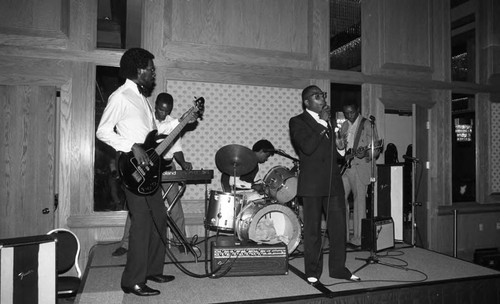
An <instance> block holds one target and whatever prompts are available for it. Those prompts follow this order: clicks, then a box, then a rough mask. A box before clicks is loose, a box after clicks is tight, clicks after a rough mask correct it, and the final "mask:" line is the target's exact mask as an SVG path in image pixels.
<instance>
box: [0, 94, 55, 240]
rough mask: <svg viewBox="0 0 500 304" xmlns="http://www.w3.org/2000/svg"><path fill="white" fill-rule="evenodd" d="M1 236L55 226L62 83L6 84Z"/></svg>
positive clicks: (0, 120) (0, 101)
mask: <svg viewBox="0 0 500 304" xmlns="http://www.w3.org/2000/svg"><path fill="white" fill-rule="evenodd" d="M0 106H1V112H0V124H1V127H0V130H1V131H0V133H1V136H2V140H1V141H0V163H1V167H0V168H1V169H0V174H1V176H2V177H1V178H0V183H1V184H0V238H11V237H21V236H28V235H40V234H45V233H46V232H48V231H49V230H50V229H52V228H53V226H54V176H55V175H54V174H55V172H56V170H55V164H56V160H55V155H56V153H55V151H56V140H55V122H56V119H55V113H56V88H55V87H38V86H0Z"/></svg>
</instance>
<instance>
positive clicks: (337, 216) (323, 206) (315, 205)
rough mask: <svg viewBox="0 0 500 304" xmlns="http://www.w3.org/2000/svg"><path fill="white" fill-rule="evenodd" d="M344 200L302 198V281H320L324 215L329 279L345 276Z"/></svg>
mask: <svg viewBox="0 0 500 304" xmlns="http://www.w3.org/2000/svg"><path fill="white" fill-rule="evenodd" d="M344 200H345V198H344V197H339V196H330V197H328V196H322V197H316V196H304V197H302V202H303V213H304V263H305V274H306V277H315V278H318V279H319V278H320V277H321V273H322V271H323V253H322V248H323V244H322V236H321V220H322V216H323V214H324V215H325V219H326V225H327V231H328V240H329V249H330V251H329V257H328V270H329V272H330V276H331V277H343V276H346V274H345V271H346V268H345V261H346V238H345V236H346V233H345V229H346V218H345V202H344Z"/></svg>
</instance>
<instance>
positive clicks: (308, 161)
mask: <svg viewBox="0 0 500 304" xmlns="http://www.w3.org/2000/svg"><path fill="white" fill-rule="evenodd" d="M289 127H290V137H291V140H292V144H293V146H294V148H295V150H296V152H297V154H298V155H299V159H300V165H299V179H298V189H297V195H298V196H328V195H330V196H341V197H344V186H343V184H342V179H341V176H340V170H339V167H338V165H337V157H338V156H339V154H338V152H337V149H336V146H335V135H334V134H330V136H329V137H327V136H326V135H325V134H324V132H323V131H325V130H327V128H326V127H324V126H323V125H321V124H319V123H317V122H316V120H314V118H313V117H312V116H311V115H310V114H309V113H308V112H307V111H304V112H303V113H302V114H300V115H297V116H295V117H292V118H291V119H290V122H289Z"/></svg>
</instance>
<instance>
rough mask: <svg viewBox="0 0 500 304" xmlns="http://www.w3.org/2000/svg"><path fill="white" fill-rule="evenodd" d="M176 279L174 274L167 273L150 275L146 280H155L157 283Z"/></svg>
mask: <svg viewBox="0 0 500 304" xmlns="http://www.w3.org/2000/svg"><path fill="white" fill-rule="evenodd" d="M174 279H175V277H174V276H171V275H165V274H157V275H150V276H147V277H146V280H148V281H153V282H156V283H167V282H170V281H173V280H174Z"/></svg>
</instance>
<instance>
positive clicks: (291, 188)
mask: <svg viewBox="0 0 500 304" xmlns="http://www.w3.org/2000/svg"><path fill="white" fill-rule="evenodd" d="M263 181H264V186H265V191H266V193H267V195H269V196H270V197H271V198H273V199H275V200H277V201H278V202H279V203H282V204H284V203H286V202H289V201H291V200H293V199H294V198H295V196H296V195H297V183H298V178H297V176H296V175H295V174H294V173H292V172H291V171H290V170H288V169H287V168H285V167H282V166H276V167H273V168H271V170H269V172H268V173H267V174H266V176H264V179H263Z"/></svg>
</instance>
